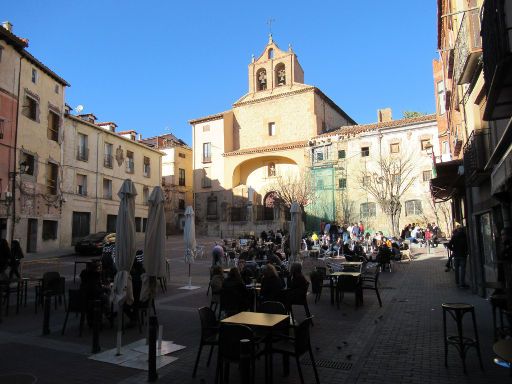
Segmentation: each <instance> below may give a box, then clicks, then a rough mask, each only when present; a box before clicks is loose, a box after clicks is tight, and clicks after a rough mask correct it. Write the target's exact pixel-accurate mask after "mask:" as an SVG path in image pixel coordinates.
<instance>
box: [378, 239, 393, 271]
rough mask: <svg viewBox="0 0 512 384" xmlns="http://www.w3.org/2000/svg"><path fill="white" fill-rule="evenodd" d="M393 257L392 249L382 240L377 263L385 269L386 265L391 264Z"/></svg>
mask: <svg viewBox="0 0 512 384" xmlns="http://www.w3.org/2000/svg"><path fill="white" fill-rule="evenodd" d="M392 257H393V253H392V252H391V249H390V248H389V247H388V246H387V245H386V243H385V242H382V244H381V245H380V247H379V251H378V252H377V263H379V265H380V266H381V268H382V269H384V266H385V265H386V264H389V262H390V261H391V258H392Z"/></svg>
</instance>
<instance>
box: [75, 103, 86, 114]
mask: <svg viewBox="0 0 512 384" xmlns="http://www.w3.org/2000/svg"><path fill="white" fill-rule="evenodd" d="M83 110H84V106H83V105H82V104H79V105H77V106H76V108H75V111H76V112H77V113H81V112H82V111H83Z"/></svg>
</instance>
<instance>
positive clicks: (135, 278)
mask: <svg viewBox="0 0 512 384" xmlns="http://www.w3.org/2000/svg"><path fill="white" fill-rule="evenodd" d="M145 272H146V271H145V270H144V264H143V263H141V262H140V258H139V259H138V258H135V259H134V260H133V264H132V269H131V270H130V276H131V278H132V287H133V303H132V304H126V303H125V304H124V306H123V312H124V313H125V314H126V315H127V316H128V318H129V319H130V322H129V323H128V325H127V327H132V326H134V325H135V324H137V306H139V305H140V291H141V290H142V274H143V273H145Z"/></svg>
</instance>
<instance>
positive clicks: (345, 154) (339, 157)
mask: <svg viewBox="0 0 512 384" xmlns="http://www.w3.org/2000/svg"><path fill="white" fill-rule="evenodd" d="M345 157H347V153H346V152H345V150H344V149H340V150H339V151H338V159H344V158H345Z"/></svg>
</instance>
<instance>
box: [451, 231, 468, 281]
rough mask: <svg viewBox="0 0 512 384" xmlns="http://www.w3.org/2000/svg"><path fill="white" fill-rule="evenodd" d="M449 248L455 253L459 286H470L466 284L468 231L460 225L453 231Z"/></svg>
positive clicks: (456, 277) (455, 266)
mask: <svg viewBox="0 0 512 384" xmlns="http://www.w3.org/2000/svg"><path fill="white" fill-rule="evenodd" d="M448 249H450V250H451V251H452V254H453V264H454V268H455V283H456V284H457V287H459V288H469V286H468V285H467V284H466V261H467V257H468V239H467V236H466V231H465V229H464V228H463V227H461V226H459V227H457V228H456V229H455V230H454V231H453V235H452V238H451V239H450V242H449V243H448Z"/></svg>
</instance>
